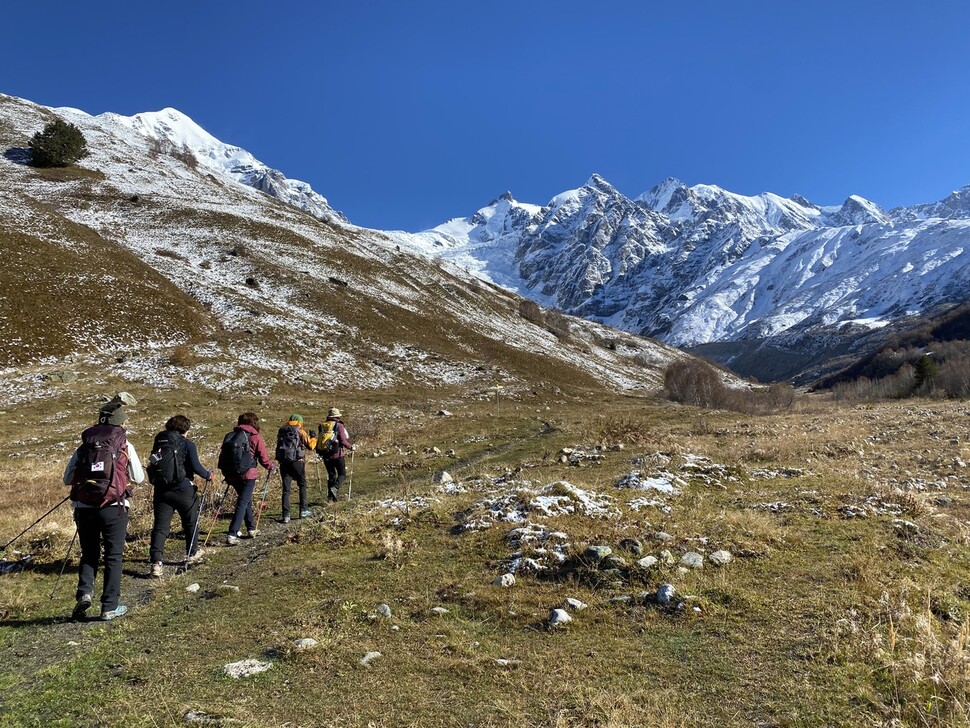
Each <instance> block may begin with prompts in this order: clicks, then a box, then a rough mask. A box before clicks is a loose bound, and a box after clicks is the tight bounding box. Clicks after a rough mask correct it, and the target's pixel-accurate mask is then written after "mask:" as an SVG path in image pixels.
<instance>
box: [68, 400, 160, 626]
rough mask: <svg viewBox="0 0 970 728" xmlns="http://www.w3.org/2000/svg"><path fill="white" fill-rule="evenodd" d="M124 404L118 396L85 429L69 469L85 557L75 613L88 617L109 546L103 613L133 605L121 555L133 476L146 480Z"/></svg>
mask: <svg viewBox="0 0 970 728" xmlns="http://www.w3.org/2000/svg"><path fill="white" fill-rule="evenodd" d="M127 419H128V415H127V414H126V413H125V408H124V404H123V403H122V401H121V400H120V399H119V398H117V397H115V398H114V399H112V400H111V401H110V402H108V403H107V404H105V405H104V406H103V407H102V408H101V410H100V411H99V413H98V424H96V425H94V426H92V427H89V428H87V429H86V430H85V431H84V432H82V433H81V445H80V447H78V449H77V450H75V451H74V454H73V455H72V456H71V459H70V461H69V462H68V464H67V468H66V469H65V470H64V484H65V485H70V486H71V495H70V498H71V501H72V504H73V506H74V522H75V523H76V524H77V535H78V542H79V543H80V546H81V561H80V564H79V565H78V580H77V593H76V594H75V599H76V600H77V604H76V605H75V607H74V611H73V613H72V614H71V617H72V618H73V619H76V620H80V619H84V617H85V616H86V613H87V611H88V609H89V608H90V606H91V595H92V594H93V593H94V580H95V578H96V577H97V575H98V562H99V561H100V560H101V555H102V548H103V549H104V585H103V588H102V592H101V619H103V620H110V619H115V618H117V617H120V616H122V615H123V614H125V613H126V612H127V611H128V608H127V607H126V606H125V605H124V604H121V603H120V600H121V569H122V565H121V562H122V555H123V554H124V549H125V536H126V535H127V532H128V508H129V506H130V503H129V501H128V498H129V497H130V496H131V486H130V485H129V483H130V482H133V483H141V482H143V481H144V480H145V471H144V470H142V467H141V461H140V460H139V459H138V453H136V452H135V448H134V447H133V446H132V444H131V443H130V442H128V435H127V433H126V431H125V430H126V427H125V421H126V420H127Z"/></svg>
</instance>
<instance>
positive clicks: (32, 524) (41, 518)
mask: <svg viewBox="0 0 970 728" xmlns="http://www.w3.org/2000/svg"><path fill="white" fill-rule="evenodd" d="M70 497H71V496H70V494H68V495H67V496H66V497H65V498H64V500H62V501H61V502H60V503H58V504H57V505H56V506H54V507H53V508H51V509H50V510H49V511H47V513H45V514H44V515H42V516H41V517H40V518H38V519H37V520H36V521H34V522H33V523H31V524H30V525H29V526H27V528H25V529H24V530H23V531H21V532H20V533H18V534H17V535H16V536H14V537H13V538H12V539H10V540H9V541H7V543H5V544H4V545H3V546H0V551H6V550H7V546H9V545H10V544H12V543H13V542H14V541H16V540H17V539H18V538H20V537H21V536H23V535H24V534H25V533H27V531H29V530H30V529H32V528H33V527H34V526H36V525H37V524H38V523H40V522H41V521H43V520H44V519H45V518H47V516H49V515H50V514H51V513H53V512H54V511H56V510H57V509H58V508H60V507H61V506H62V505H64V503H66V502H67V501H68V499H70Z"/></svg>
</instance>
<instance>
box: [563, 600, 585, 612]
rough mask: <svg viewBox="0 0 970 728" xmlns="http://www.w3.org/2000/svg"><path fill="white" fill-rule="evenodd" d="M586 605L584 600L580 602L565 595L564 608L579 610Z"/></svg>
mask: <svg viewBox="0 0 970 728" xmlns="http://www.w3.org/2000/svg"><path fill="white" fill-rule="evenodd" d="M588 606H589V605H588V604H587V603H586V602H581V601H580V600H579V599H574V598H573V597H566V609H571V610H572V611H574V612H581V611H583V610H584V609H586V607H588Z"/></svg>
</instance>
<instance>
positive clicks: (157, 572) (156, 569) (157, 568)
mask: <svg viewBox="0 0 970 728" xmlns="http://www.w3.org/2000/svg"><path fill="white" fill-rule="evenodd" d="M149 576H151V577H152V578H153V579H161V578H162V577H163V576H165V567H164V566H162V562H161V561H156V562H155V563H154V564H152V570H151V571H150V572H149Z"/></svg>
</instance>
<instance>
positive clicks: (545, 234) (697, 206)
mask: <svg viewBox="0 0 970 728" xmlns="http://www.w3.org/2000/svg"><path fill="white" fill-rule="evenodd" d="M505 199H506V200H510V199H511V197H510V196H506V198H505ZM512 210H515V215H516V217H515V221H514V223H513V222H512V221H511V220H509V221H508V222H507V223H506V221H505V219H506V218H507V216H509V215H510V214H511V211H512ZM526 214H531V217H530V218H529V219H528V220H527V221H526V220H525V217H524V216H525V215H526ZM496 217H499V218H500V220H501V221H496ZM475 219H488V220H489V224H490V226H491V227H492V228H502V229H504V230H507V231H508V234H507V235H505V236H504V237H503V238H502V240H501V244H500V246H498V247H500V251H496V254H495V257H496V259H501V260H502V261H503V262H502V264H501V265H500V266H496V267H495V275H494V277H493V276H492V273H493V269H492V267H491V264H490V261H491V260H492V255H493V252H492V248H490V247H489V245H488V244H487V243H486V242H484V241H483V239H482V238H481V237H480V236H479V237H477V238H474V242H472V240H473V236H475V235H477V234H478V228H477V227H476V226H475V225H474V222H473V221H474V220H475ZM402 240H403V241H404V242H410V244H411V245H412V246H413V247H415V248H416V249H419V250H424V251H425V252H430V251H435V253H436V254H438V255H443V256H444V257H448V258H451V259H453V260H455V261H456V262H459V264H464V265H465V266H466V267H468V268H470V269H473V270H475V271H476V272H477V274H479V275H482V276H484V277H491V278H492V279H493V280H495V281H496V282H498V283H501V284H502V285H506V286H509V287H511V288H513V289H515V290H517V291H518V292H520V293H522V294H523V295H526V296H530V297H532V298H535V299H536V300H539V301H541V302H543V303H545V304H546V305H550V306H555V307H558V308H561V309H563V310H564V311H566V312H569V313H572V314H575V315H578V316H584V317H588V318H591V319H594V320H597V321H602V322H605V323H609V324H611V325H613V326H617V327H618V328H621V329H625V330H628V331H633V332H637V333H640V334H644V335H647V336H653V337H657V338H659V339H661V340H663V341H665V342H668V343H672V344H675V345H678V346H682V347H698V346H702V347H706V348H705V349H704V351H705V353H706V354H708V355H711V356H714V358H717V359H719V360H721V361H723V362H725V363H728V364H730V365H732V366H737V365H738V364H740V363H741V362H740V359H739V357H740V355H741V354H742V352H747V353H748V354H750V352H751V351H752V350H757V351H758V352H759V353H758V355H757V356H754V357H751V356H746V357H745V358H746V359H747V361H748V364H744V365H743V366H741V367H740V371H741V372H742V373H744V374H754V375H756V376H759V375H764V374H766V373H767V371H768V370H769V369H770V370H771V372H772V373H773V377H777V376H782V377H790V376H794V375H796V374H797V373H799V372H801V371H803V370H804V369H805V368H806V366H808V365H811V364H818V363H819V362H820V361H821V360H822V359H824V358H825V357H827V356H831V355H833V354H834V353H835V352H836V350H844V349H846V348H847V347H850V346H851V343H852V341H853V340H854V339H855V338H857V337H858V336H859V334H860V333H862V332H866V331H871V330H875V329H879V328H882V327H885V326H891V325H893V323H894V322H896V321H898V320H901V319H903V318H904V317H907V316H911V315H913V314H915V313H919V312H922V311H928V310H930V309H934V308H939V307H941V306H946V305H949V304H956V303H959V302H961V301H964V300H966V299H967V291H968V290H970V288H968V283H970V254H968V252H967V249H968V248H970V246H968V244H970V187H966V188H963V189H961V190H957V191H956V192H954V193H953V194H952V195H950V196H949V197H947V198H946V199H945V200H943V201H941V202H939V203H936V204H933V205H919V206H915V207H910V208H899V209H895V210H892V211H890V212H888V213H887V212H885V211H883V210H882V209H881V208H880V207H879V206H878V205H876V204H875V203H873V202H871V201H869V200H865V199H863V198H861V197H858V196H855V195H853V196H851V197H849V198H848V199H847V200H846V201H845V202H844V203H843V204H842V205H841V206H840V207H821V206H818V205H815V204H813V203H811V202H809V201H808V200H806V199H805V198H803V197H801V196H794V197H792V198H783V197H779V196H777V195H773V194H770V193H765V194H761V195H758V196H754V197H747V196H743V195H737V194H733V193H731V192H728V191H726V190H723V189H721V188H719V187H716V186H712V185H695V186H693V187H688V186H687V185H685V184H683V183H682V182H680V181H679V180H676V179H667V180H665V181H663V182H662V183H660V184H659V185H657V186H656V187H654V188H653V189H651V190H649V191H648V192H645V193H644V194H642V195H640V196H639V197H637V198H636V199H629V198H627V197H626V196H624V195H623V194H621V193H620V192H618V191H617V190H616V189H615V188H613V187H612V186H611V185H610V184H609V183H608V182H606V181H605V180H604V179H602V178H601V177H599V176H597V175H593V177H592V178H591V179H590V180H589V181H588V182H587V183H586V184H585V185H583V186H582V187H580V188H579V189H576V190H572V191H569V192H565V193H563V194H560V195H558V196H556V197H555V198H553V200H551V201H550V202H549V204H547V205H545V206H543V207H541V208H538V209H535V207H534V206H527V205H522V204H520V203H514V204H513V203H507V204H506V207H505V208H503V209H499V208H498V207H496V206H495V205H494V204H493V205H490V206H489V207H486V208H483V209H482V210H479V211H478V212H477V213H476V214H475V215H474V216H472V217H471V218H466V219H465V220H464V221H451V222H449V223H446V224H445V225H442V226H439V227H437V228H434V229H433V230H430V231H426V232H424V233H420V234H418V235H415V236H403V237H402ZM469 258H471V259H473V261H472V262H471V263H469V261H468V259H469ZM508 261H512V263H511V264H509V262H508ZM794 342H797V343H794ZM732 344H734V345H732ZM792 346H795V348H796V350H798V351H799V352H800V354H799V355H798V356H790V355H789V353H788V352H789V350H790V349H791V347H792ZM714 352H716V353H714ZM780 356H783V358H786V359H787V361H788V365H786V366H782V367H778V366H777V365H778V363H779V361H778V358H779V357H780ZM772 358H773V359H774V361H771V362H770V364H771V366H770V367H768V368H765V367H764V366H760V367H759V365H756V364H754V363H755V362H760V364H761V365H764V364H769V361H768V360H769V359H772ZM752 367H753V368H752Z"/></svg>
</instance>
